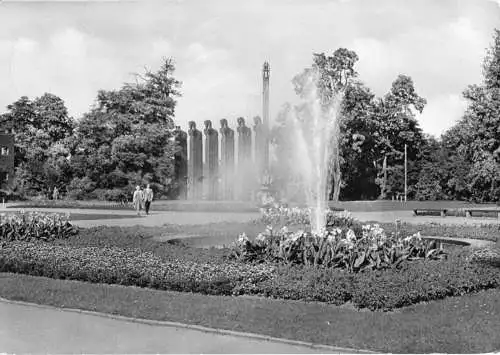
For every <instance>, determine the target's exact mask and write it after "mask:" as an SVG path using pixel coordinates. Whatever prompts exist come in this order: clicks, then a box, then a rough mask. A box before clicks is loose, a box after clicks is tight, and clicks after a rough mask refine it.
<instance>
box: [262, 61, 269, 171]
mask: <svg viewBox="0 0 500 355" xmlns="http://www.w3.org/2000/svg"><path fill="white" fill-rule="evenodd" d="M262 84H263V85H262V125H263V130H262V131H263V133H264V147H263V149H262V153H263V155H264V156H263V157H262V165H263V166H262V168H263V169H262V170H263V171H264V172H266V171H268V170H269V63H268V62H264V67H263V68H262Z"/></svg>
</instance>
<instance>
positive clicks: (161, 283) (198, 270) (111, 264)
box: [0, 241, 273, 295]
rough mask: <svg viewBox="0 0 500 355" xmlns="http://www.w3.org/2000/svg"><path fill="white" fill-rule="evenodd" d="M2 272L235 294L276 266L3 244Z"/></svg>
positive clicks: (0, 246)
mask: <svg viewBox="0 0 500 355" xmlns="http://www.w3.org/2000/svg"><path fill="white" fill-rule="evenodd" d="M0 271H1V272H14V273H22V274H28V275H33V276H45V277H51V278H55V279H73V280H80V281H87V282H94V283H108V284H119V285H127V286H139V287H150V288H155V289H160V290H172V291H185V292H199V293H204V294H212V295H231V294H232V293H233V289H234V288H235V287H237V286H240V287H241V286H242V285H245V284H252V283H257V282H260V281H263V280H265V279H267V278H269V277H270V275H271V274H272V271H273V267H272V266H266V265H245V264H239V263H224V264H214V263H196V262H190V261H186V260H175V261H173V262H170V261H165V260H163V259H161V258H160V257H158V256H155V255H154V254H153V253H150V252H141V251H140V250H133V249H120V248H112V247H104V248H97V247H81V248H73V247H69V246H62V245H51V244H47V243H31V242H17V241H15V242H10V243H6V242H3V243H1V244H0Z"/></svg>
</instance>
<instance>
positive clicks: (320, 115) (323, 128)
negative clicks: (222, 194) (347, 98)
mask: <svg viewBox="0 0 500 355" xmlns="http://www.w3.org/2000/svg"><path fill="white" fill-rule="evenodd" d="M317 80H318V78H317V76H316V75H310V76H309V77H308V80H307V83H306V92H307V93H308V95H307V96H306V97H305V98H304V100H303V102H302V103H301V104H300V105H298V106H295V107H293V108H292V110H290V112H289V117H288V119H289V120H290V122H291V123H292V127H293V129H292V131H293V140H294V143H295V144H294V145H293V159H294V162H295V164H293V173H294V174H295V175H296V176H299V177H300V181H301V185H302V188H303V189H304V192H305V197H306V201H305V202H306V204H307V207H308V208H309V209H310V212H311V217H310V218H311V221H310V222H311V232H312V233H313V234H314V233H318V232H319V231H320V230H321V229H324V228H325V226H326V213H327V211H328V192H329V189H328V187H329V181H330V180H331V170H332V169H331V157H332V153H333V148H334V146H335V142H336V140H337V139H338V134H339V132H338V130H337V129H336V127H338V122H337V119H338V113H339V109H340V103H341V98H342V93H339V94H337V95H336V96H334V97H333V99H332V100H329V102H328V103H327V104H325V103H324V102H322V99H321V97H320V94H319V92H318V89H317V87H318V86H317Z"/></svg>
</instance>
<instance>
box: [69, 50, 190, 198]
mask: <svg viewBox="0 0 500 355" xmlns="http://www.w3.org/2000/svg"><path fill="white" fill-rule="evenodd" d="M174 70H175V67H174V63H173V61H172V59H165V60H164V61H163V63H162V65H161V67H160V69H159V70H158V71H156V72H152V71H149V70H146V73H145V74H144V75H137V76H136V82H135V83H132V84H131V83H128V84H124V85H123V86H122V87H121V88H120V89H119V90H113V91H104V90H101V91H99V93H98V95H97V103H96V105H95V107H94V108H93V109H92V110H91V111H90V112H89V113H87V114H85V115H84V117H83V118H82V119H81V121H80V124H79V126H78V130H77V133H76V141H77V142H78V144H77V145H76V147H75V149H74V156H73V157H72V165H73V168H74V171H75V177H76V178H77V179H78V181H77V182H78V183H76V182H75V186H80V185H79V184H80V181H84V180H82V179H84V178H87V180H85V181H92V182H93V183H94V185H95V188H96V189H99V190H101V189H102V190H106V191H108V192H109V190H113V189H114V190H115V192H113V194H115V195H117V196H118V195H120V196H122V195H123V194H128V190H130V189H132V187H133V186H134V185H136V184H145V183H150V184H152V185H153V186H154V187H155V189H156V190H157V191H158V196H162V195H166V194H167V193H168V191H169V185H170V182H169V181H170V179H171V177H172V174H173V163H174V161H173V154H174V150H175V146H174V144H175V143H174V141H173V129H174V121H173V118H174V115H175V105H176V100H175V98H176V97H178V96H179V95H180V92H179V91H178V89H179V88H180V85H181V83H180V82H179V81H178V80H176V79H175V78H174V76H173V72H174ZM86 184H87V183H86ZM87 185H88V184H87ZM106 191H104V192H103V193H108V192H106Z"/></svg>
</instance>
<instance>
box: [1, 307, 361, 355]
mask: <svg viewBox="0 0 500 355" xmlns="http://www.w3.org/2000/svg"><path fill="white" fill-rule="evenodd" d="M0 315H1V316H0V353H16V354H20V353H44V354H47V353H49V354H60V353H65V354H72V353H80V354H81V353H84V354H91V353H94V354H95V353H99V354H105V353H106V354H111V353H122V354H131V353H135V354H146V353H162V354H170V353H184V354H186V353H189V354H193V353H198V354H200V353H205V354H207V353H219V354H221V353H222V354H228V353H275V354H284V353H289V354H290V353H293V354H297V353H308V354H310V353H341V352H344V353H346V352H352V351H348V350H346V349H341V348H338V349H337V348H333V347H323V348H312V347H308V346H305V345H293V344H287V343H283V342H276V341H268V340H259V339H252V338H247V337H242V336H234V335H224V334H217V333H214V332H204V331H200V330H194V329H187V328H180V327H174V326H168V325H158V324H157V325H154V324H145V323H140V322H134V321H132V320H128V321H127V320H124V319H113V318H109V317H105V316H104V317H103V316H98V315H93V314H88V313H80V312H73V311H67V310H63V309H57V308H52V307H43V306H41V307H40V306H34V305H27V304H16V303H10V302H4V301H3V300H0Z"/></svg>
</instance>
